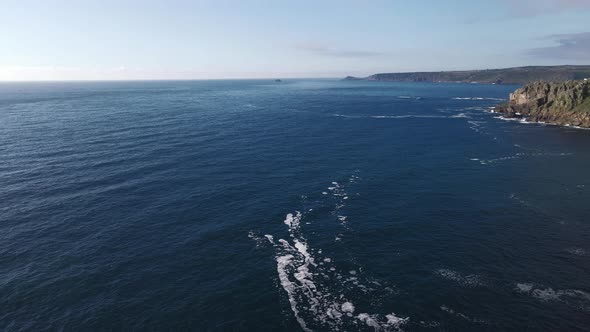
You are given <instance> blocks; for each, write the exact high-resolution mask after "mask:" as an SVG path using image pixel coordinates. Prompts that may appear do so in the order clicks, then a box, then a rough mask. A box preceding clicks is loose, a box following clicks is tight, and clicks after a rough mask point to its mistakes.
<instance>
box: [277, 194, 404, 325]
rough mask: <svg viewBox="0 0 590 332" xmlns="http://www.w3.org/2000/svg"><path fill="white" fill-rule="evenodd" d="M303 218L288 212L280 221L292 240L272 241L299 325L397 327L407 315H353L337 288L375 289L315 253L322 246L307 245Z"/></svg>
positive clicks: (351, 305) (351, 271)
mask: <svg viewBox="0 0 590 332" xmlns="http://www.w3.org/2000/svg"><path fill="white" fill-rule="evenodd" d="M336 185H338V184H336ZM302 221H304V215H302V214H301V213H300V212H295V213H289V214H287V215H286V216H285V219H284V221H283V223H284V224H285V225H287V227H288V230H289V233H290V234H291V237H292V238H291V240H285V239H279V240H278V241H273V242H272V243H273V244H274V248H275V250H276V256H275V257H276V263H277V273H278V279H279V283H280V285H281V287H282V288H283V290H284V291H285V293H286V294H287V298H288V301H289V305H290V307H291V311H292V312H293V315H294V317H295V319H296V320H297V322H298V323H299V325H300V326H301V328H302V329H303V330H304V331H311V330H312V329H314V330H315V329H318V330H326V331H337V330H346V327H347V326H353V325H354V324H356V323H355V322H357V321H358V322H361V323H365V324H367V325H369V326H372V327H374V328H375V329H377V330H399V328H400V327H401V326H402V325H403V324H405V323H406V322H407V321H408V318H399V317H397V316H395V315H394V314H391V315H387V316H385V317H384V316H381V315H379V314H372V315H370V314H360V315H357V316H354V315H353V313H354V312H355V311H356V306H355V305H354V304H353V302H352V301H350V300H348V299H347V298H346V296H345V295H344V294H342V292H341V291H336V289H342V290H344V289H350V287H355V288H356V289H357V291H356V292H363V293H367V292H370V291H377V290H375V288H372V287H370V286H367V285H366V284H364V283H362V282H361V280H360V278H359V276H358V272H357V270H350V271H349V273H348V274H349V275H353V277H348V278H343V276H342V274H340V273H338V269H336V267H335V266H334V265H333V261H332V259H331V258H330V257H319V258H318V257H316V256H315V254H314V253H317V254H320V253H321V252H322V250H321V249H319V250H312V249H311V248H310V247H309V244H308V243H307V240H306V239H305V238H304V237H303V235H302V230H301V222H302ZM316 261H319V262H320V264H316V263H315V262H316ZM326 280H327V281H326ZM335 282H336V283H335ZM334 283H335V284H334ZM369 284H370V283H369ZM373 287H374V286H373ZM353 293H354V291H353ZM379 293H381V294H383V293H385V292H383V291H380V292H379Z"/></svg>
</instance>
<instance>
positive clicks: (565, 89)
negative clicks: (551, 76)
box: [495, 80, 590, 128]
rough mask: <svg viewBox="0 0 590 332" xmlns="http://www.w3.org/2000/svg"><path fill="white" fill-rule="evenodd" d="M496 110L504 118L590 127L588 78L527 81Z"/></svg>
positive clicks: (589, 84)
mask: <svg viewBox="0 0 590 332" xmlns="http://www.w3.org/2000/svg"><path fill="white" fill-rule="evenodd" d="M495 111H496V112H498V113H502V114H503V116H504V117H507V118H523V119H526V120H527V121H537V122H546V123H554V124H559V125H572V126H580V127H587V128H590V81H587V80H580V81H567V82H551V83H548V82H534V83H531V84H527V85H526V86H524V87H522V88H520V89H518V90H516V91H514V93H511V94H510V99H509V101H508V104H505V105H500V106H498V107H497V108H496V109H495Z"/></svg>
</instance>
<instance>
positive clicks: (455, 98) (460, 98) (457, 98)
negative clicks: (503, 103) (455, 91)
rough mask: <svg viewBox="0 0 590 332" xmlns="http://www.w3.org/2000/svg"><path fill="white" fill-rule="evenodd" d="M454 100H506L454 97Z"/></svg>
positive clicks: (498, 99)
mask: <svg viewBox="0 0 590 332" xmlns="http://www.w3.org/2000/svg"><path fill="white" fill-rule="evenodd" d="M452 99H454V100H497V101H500V100H506V99H504V98H491V97H454V98H452Z"/></svg>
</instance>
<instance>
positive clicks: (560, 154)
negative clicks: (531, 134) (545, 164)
mask: <svg viewBox="0 0 590 332" xmlns="http://www.w3.org/2000/svg"><path fill="white" fill-rule="evenodd" d="M571 155H573V153H571V152H557V153H553V152H535V153H525V152H519V153H516V154H513V155H511V156H504V157H499V158H493V159H479V158H471V160H476V161H479V163H480V164H482V165H487V164H494V163H498V162H502V161H507V160H515V159H521V158H527V157H563V156H571Z"/></svg>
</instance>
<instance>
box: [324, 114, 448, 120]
mask: <svg viewBox="0 0 590 332" xmlns="http://www.w3.org/2000/svg"><path fill="white" fill-rule="evenodd" d="M332 116H334V117H338V118H350V119H452V118H458V117H457V116H446V115H435V114H423V115H422V114H402V115H346V114H332Z"/></svg>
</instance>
